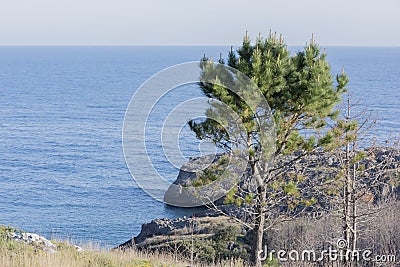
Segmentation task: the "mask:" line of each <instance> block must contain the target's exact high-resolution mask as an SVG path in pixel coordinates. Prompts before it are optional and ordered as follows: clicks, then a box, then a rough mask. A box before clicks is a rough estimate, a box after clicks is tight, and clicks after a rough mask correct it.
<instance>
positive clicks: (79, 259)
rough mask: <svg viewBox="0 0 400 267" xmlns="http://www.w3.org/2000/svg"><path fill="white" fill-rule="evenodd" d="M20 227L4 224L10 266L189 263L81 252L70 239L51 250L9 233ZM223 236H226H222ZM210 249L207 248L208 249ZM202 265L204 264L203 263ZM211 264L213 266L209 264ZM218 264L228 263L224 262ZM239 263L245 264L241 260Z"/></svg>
mask: <svg viewBox="0 0 400 267" xmlns="http://www.w3.org/2000/svg"><path fill="white" fill-rule="evenodd" d="M15 230H16V229H14V228H11V227H6V226H0V266H7V267H14V266H15V267H26V266H41V267H46V266H48V267H54V266H59V267H88V266H90V267H92V266H93V267H96V266H98V267H152V266H154V267H156V266H157V267H162V266H165V267H167V266H168V267H170V266H176V267H179V266H189V263H188V262H187V261H185V260H183V259H182V258H179V260H178V259H177V258H176V257H173V256H172V255H165V254H160V253H145V252H138V251H136V250H128V251H124V252H123V251H119V250H112V251H106V250H104V249H100V248H96V247H95V246H93V245H90V244H88V245H86V246H85V250H84V251H81V252H78V251H77V250H76V248H75V247H74V246H73V245H71V244H69V243H68V242H60V241H52V242H53V243H54V244H56V245H57V247H58V250H57V252H56V253H47V252H44V251H42V250H38V249H36V248H35V247H34V246H32V245H29V244H26V243H19V242H16V241H14V240H12V239H10V238H8V234H9V233H12V232H14V231H15ZM221 238H222V237H221ZM204 253H207V251H204ZM199 266H202V265H199ZM207 266H211V265H209V264H207ZM214 266H225V265H224V264H223V263H221V264H215V265H214ZM235 266H244V265H243V264H242V263H241V262H240V261H236V262H235Z"/></svg>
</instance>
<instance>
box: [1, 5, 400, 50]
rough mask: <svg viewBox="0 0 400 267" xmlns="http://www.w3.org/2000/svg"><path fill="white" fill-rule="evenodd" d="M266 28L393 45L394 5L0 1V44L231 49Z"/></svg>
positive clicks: (292, 36)
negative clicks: (246, 34) (186, 46)
mask: <svg viewBox="0 0 400 267" xmlns="http://www.w3.org/2000/svg"><path fill="white" fill-rule="evenodd" d="M269 29H272V30H273V31H278V32H280V33H282V34H283V35H284V37H285V39H286V40H287V42H288V44H289V45H303V44H304V43H305V42H307V41H308V40H309V38H310V36H311V33H314V34H315V36H316V39H317V41H318V42H319V43H320V44H322V45H368V46H400V1H399V0H335V1H332V0H291V1H289V0H274V1H268V0H264V1H262V0H256V1H251V0H249V1H239V0H237V1H236V0H230V1H227V0H214V1H212V0H201V1H200V0H165V1H163V0H144V1H136V0H0V45H12V44H18V45H30V44H35V45H42V44H44V45H52V44H56V45H58V44H62V45H69V44H73V45H237V44H239V43H240V42H241V40H242V37H243V35H244V32H245V31H246V30H248V31H249V33H250V35H251V36H256V35H257V34H258V33H259V32H261V33H262V34H263V35H266V34H267V33H268V32H269Z"/></svg>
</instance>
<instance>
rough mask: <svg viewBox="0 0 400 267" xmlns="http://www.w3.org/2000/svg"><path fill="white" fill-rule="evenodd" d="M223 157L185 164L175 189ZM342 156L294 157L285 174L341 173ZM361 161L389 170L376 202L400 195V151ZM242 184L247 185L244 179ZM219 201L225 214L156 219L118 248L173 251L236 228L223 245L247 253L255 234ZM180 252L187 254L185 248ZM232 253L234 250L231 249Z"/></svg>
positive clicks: (371, 171)
mask: <svg viewBox="0 0 400 267" xmlns="http://www.w3.org/2000/svg"><path fill="white" fill-rule="evenodd" d="M370 152H371V151H370ZM297 156H298V154H297V153H294V154H291V155H287V156H285V158H282V159H278V160H277V163H276V164H280V163H282V162H286V161H288V160H291V159H296V157H297ZM222 158H223V154H219V155H217V156H216V157H214V156H206V157H201V158H193V159H191V160H190V161H189V162H188V163H186V164H185V165H183V166H182V168H181V171H180V173H179V175H178V177H177V179H176V181H175V182H174V185H175V188H176V185H178V186H182V187H185V186H192V185H193V184H195V183H197V182H198V180H199V179H200V180H201V179H203V177H202V174H203V171H202V170H204V169H205V168H213V166H216V165H220V161H221V160H222ZM342 158H343V155H338V154H328V153H323V152H318V153H315V154H312V155H308V156H306V157H303V158H301V159H299V160H294V161H293V162H292V163H291V164H289V165H287V166H285V167H284V173H288V174H289V173H295V174H301V175H304V176H306V177H311V179H314V178H316V177H328V176H333V175H336V174H337V173H338V171H339V169H340V167H341V164H342V163H341V162H342V161H341V159H342ZM360 163H361V164H363V165H364V166H366V167H367V172H365V173H366V175H367V176H369V177H375V176H376V175H378V174H379V173H381V172H380V171H381V168H383V166H384V168H385V169H386V170H387V171H388V172H387V173H388V175H387V177H386V176H384V177H383V180H384V183H381V185H379V186H377V187H375V189H374V191H372V194H373V195H374V196H375V198H374V201H378V200H379V199H381V198H385V197H388V196H390V195H395V196H399V195H400V187H399V186H398V185H394V184H395V183H392V182H393V181H391V179H393V178H394V179H397V180H399V176H400V150H398V149H391V148H376V149H374V150H373V151H372V152H371V153H369V156H368V157H366V158H364V159H362V160H361V162H360ZM306 180H307V179H306ZM240 186H246V185H245V184H244V183H243V182H242V183H241V184H240ZM180 197H182V196H181V193H180V192H178V191H176V190H175V189H169V190H168V191H167V192H166V194H165V198H166V199H171V198H174V199H179V198H180ZM318 202H319V204H320V205H321V206H324V209H326V210H329V205H330V203H329V202H327V200H326V199H323V198H320V199H318ZM215 204H216V205H217V206H218V208H219V209H220V210H222V211H223V212H222V213H221V212H218V211H214V210H206V211H203V212H200V213H198V214H195V215H194V216H193V217H191V218H186V217H184V218H177V219H156V220H153V221H151V222H150V223H147V224H143V225H142V229H141V232H140V234H139V235H138V236H137V237H135V238H132V239H130V240H128V241H127V242H125V243H123V244H121V245H119V246H118V247H117V248H118V249H128V248H132V247H135V248H138V249H146V250H147V249H149V250H161V251H166V252H171V250H173V249H177V248H182V247H185V246H186V245H187V243H186V242H187V241H188V240H191V239H193V238H195V239H199V240H202V242H203V243H204V244H216V243H218V242H220V241H219V239H218V238H219V234H218V233H219V232H221V231H222V232H224V231H226V229H231V230H232V229H236V230H235V231H236V232H237V234H236V236H235V237H234V238H233V239H232V238H231V239H227V240H229V242H228V241H227V242H228V243H223V244H224V245H222V247H224V246H225V245H226V246H228V247H227V249H228V252H229V251H230V250H229V248H230V249H232V248H234V249H236V250H235V251H236V253H237V254H235V255H238V254H241V253H245V251H246V249H247V248H248V245H249V240H250V238H251V237H249V235H251V233H250V231H248V229H245V228H244V227H242V226H241V225H239V224H238V223H237V222H236V221H234V220H233V219H231V218H230V217H229V216H225V215H226V214H228V215H234V216H236V217H237V216H239V217H240V214H241V212H242V211H241V210H240V208H238V207H237V206H235V205H225V198H222V199H219V200H218V201H216V202H215ZM283 209H284V207H283ZM224 229H225V230H224ZM229 231H230V230H229ZM218 244H219V243H218ZM210 246H211V245H210ZM205 249H208V248H205ZM214 249H215V248H214ZM180 252H181V253H183V252H182V251H180ZM219 253H222V252H219ZM229 253H233V252H232V251H230V252H229ZM222 254H223V253H222ZM229 255H232V254H229Z"/></svg>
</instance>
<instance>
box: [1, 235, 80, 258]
mask: <svg viewBox="0 0 400 267" xmlns="http://www.w3.org/2000/svg"><path fill="white" fill-rule="evenodd" d="M8 238H10V239H12V240H14V241H16V242H19V243H26V244H29V245H32V246H34V247H35V248H37V249H40V250H42V251H44V252H47V253H56V252H57V250H58V247H57V245H55V244H54V243H53V242H51V241H50V240H48V239H46V238H45V237H43V236H40V235H38V234H35V233H25V232H20V231H14V232H10V233H8ZM72 247H73V248H75V249H76V250H77V251H78V252H81V251H84V250H83V248H81V247H79V246H76V245H72Z"/></svg>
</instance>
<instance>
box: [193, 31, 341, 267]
mask: <svg viewBox="0 0 400 267" xmlns="http://www.w3.org/2000/svg"><path fill="white" fill-rule="evenodd" d="M227 62H228V63H227V65H228V66H229V67H232V68H235V69H237V70H239V71H240V72H241V73H243V74H245V75H246V76H248V77H249V78H250V79H251V80H252V81H253V82H254V83H255V84H256V85H257V86H258V88H259V90H260V92H261V94H262V96H263V97H265V99H266V100H267V102H268V104H269V106H270V109H271V113H272V117H273V122H274V123H275V127H276V140H273V141H274V146H275V147H276V149H275V150H274V151H272V152H273V153H272V155H273V156H274V158H275V159H276V158H278V159H279V160H275V159H274V158H271V157H270V155H271V153H270V152H271V147H272V146H271V144H269V143H268V142H266V141H265V140H263V138H262V136H260V131H261V130H262V127H266V125H269V124H268V122H266V123H264V122H262V121H261V122H260V120H262V119H263V117H262V116H259V115H257V114H256V112H258V111H254V110H252V109H251V108H250V106H249V103H246V102H245V101H243V99H242V97H241V96H239V95H238V94H235V93H234V92H232V91H230V90H228V89H227V88H226V87H225V86H224V82H221V81H226V80H229V83H236V84H238V85H239V87H240V85H241V81H242V80H241V78H240V77H239V78H238V77H232V73H230V72H229V71H226V69H225V68H221V67H219V65H215V64H214V63H213V62H212V60H211V59H209V58H206V57H204V58H203V60H202V64H201V68H202V77H201V80H202V81H205V82H202V83H200V87H201V89H202V91H203V92H204V94H205V95H206V96H208V97H209V98H210V99H212V100H218V101H220V102H222V103H224V104H225V105H228V106H229V107H230V108H231V109H232V110H234V111H235V112H236V113H237V114H238V115H239V117H240V119H241V121H242V122H243V124H244V126H245V127H244V128H245V130H244V132H243V133H242V134H241V136H242V137H243V138H242V140H240V141H238V140H235V141H234V142H232V140H231V139H230V136H229V135H228V134H227V131H226V130H225V129H224V127H223V126H222V125H221V124H219V123H218V122H216V121H215V120H213V119H204V120H196V121H191V122H190V123H189V125H190V127H191V129H192V130H193V131H194V132H195V133H196V135H197V137H198V138H200V139H206V138H209V139H211V140H212V141H213V142H214V143H215V144H216V145H218V146H219V147H222V148H224V149H227V150H230V149H232V144H235V143H236V144H237V143H238V142H242V144H243V145H244V147H245V148H246V153H247V161H248V165H249V169H250V171H249V174H248V177H247V178H249V179H250V180H251V181H252V182H253V183H254V184H255V189H254V190H251V192H249V196H250V199H249V198H247V197H246V199H247V200H249V201H247V202H248V203H250V204H249V206H250V207H251V209H248V212H249V213H251V214H253V215H254V216H253V218H254V221H252V222H249V221H245V222H244V224H245V225H247V226H248V227H250V228H251V229H252V230H253V233H254V238H253V240H254V241H253V246H252V262H253V263H254V264H255V266H261V260H260V259H259V257H258V253H259V252H260V251H261V250H262V249H263V236H264V230H265V228H266V215H267V214H268V215H273V213H271V211H272V210H273V209H275V208H277V207H279V206H281V205H282V203H283V202H284V203H286V204H288V205H290V206H291V207H294V206H296V205H298V204H300V203H304V202H305V200H304V199H303V197H304V196H303V195H302V194H301V193H300V192H299V190H298V188H297V184H298V182H299V179H297V177H292V178H291V177H287V176H285V177H284V178H282V176H281V175H277V173H279V170H282V169H283V168H284V167H285V166H288V165H290V164H291V163H293V162H294V161H296V160H298V159H300V158H301V157H303V156H305V155H306V154H307V153H310V152H312V151H314V150H315V149H317V148H318V147H320V146H322V145H326V142H330V141H331V140H330V139H329V138H324V127H325V126H326V125H327V123H328V121H329V120H334V119H335V118H336V116H337V114H338V113H337V112H336V111H335V105H336V104H337V103H338V102H340V99H341V94H342V93H343V92H344V90H345V86H346V83H347V78H346V75H345V74H341V75H339V76H338V78H337V85H336V86H335V85H334V81H333V77H332V74H331V70H330V66H329V64H328V62H327V60H326V54H325V52H322V51H321V49H320V47H319V46H318V45H317V44H316V43H315V42H314V40H313V39H312V40H311V42H310V43H309V44H307V45H306V46H305V48H304V50H303V51H299V52H297V53H295V54H294V55H291V54H290V52H289V50H288V48H287V45H286V44H285V42H284V40H283V38H282V37H281V36H280V37H279V38H278V37H277V36H276V34H273V33H270V35H269V37H268V38H267V39H265V40H264V39H263V38H261V36H259V37H258V39H257V41H256V43H255V44H252V43H251V41H250V38H249V36H248V35H247V33H246V35H245V37H244V40H243V44H242V46H241V47H240V48H239V49H238V50H237V52H235V51H233V49H231V51H230V52H229V55H228V61H227ZM219 63H220V64H225V63H224V61H223V60H222V58H221V59H220V60H219ZM211 80H212V81H214V82H212V83H211V82H207V81H211ZM242 90H243V94H246V88H242ZM255 101H257V100H256V99H255ZM216 109H217V108H216V105H214V106H213V107H212V108H211V109H210V110H208V111H207V112H208V113H218V111H217V110H216ZM266 113H267V112H265V114H266ZM264 119H265V120H269V119H270V118H267V117H265V118H264ZM295 151H298V152H299V153H298V154H297V155H296V156H295V157H290V158H289V159H288V160H286V161H285V160H283V161H282V157H280V156H282V155H287V154H291V153H293V152H295ZM239 197H243V195H241V196H239ZM309 201H311V200H309Z"/></svg>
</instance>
